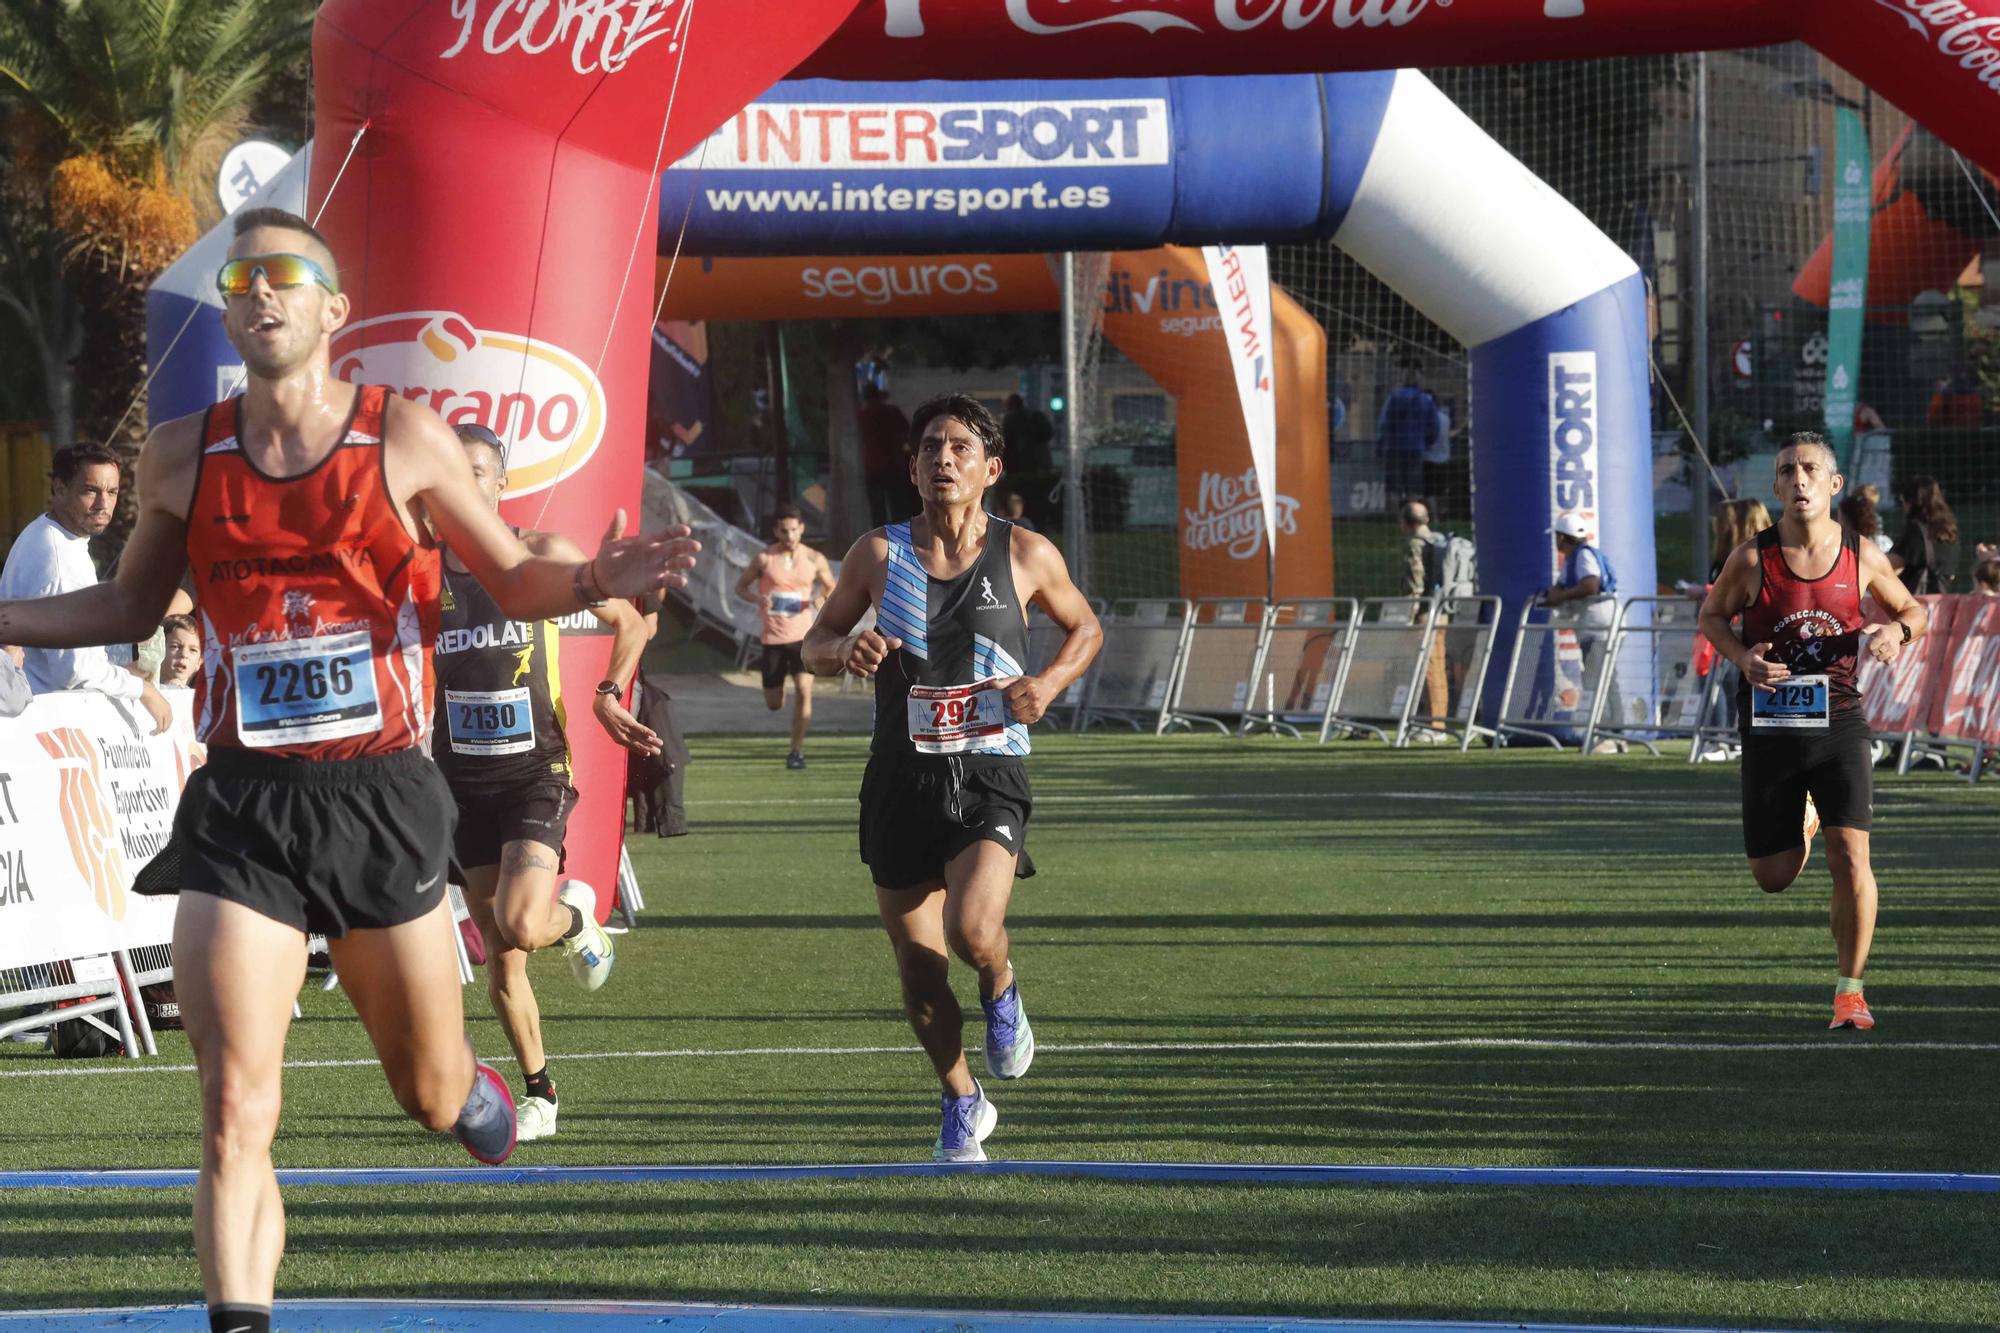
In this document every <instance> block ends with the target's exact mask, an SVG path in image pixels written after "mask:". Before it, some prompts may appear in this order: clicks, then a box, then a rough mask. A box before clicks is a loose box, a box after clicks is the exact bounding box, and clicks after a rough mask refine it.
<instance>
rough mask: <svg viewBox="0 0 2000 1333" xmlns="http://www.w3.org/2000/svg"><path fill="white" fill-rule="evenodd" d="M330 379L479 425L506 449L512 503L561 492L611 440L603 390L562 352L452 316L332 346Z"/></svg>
mask: <svg viewBox="0 0 2000 1333" xmlns="http://www.w3.org/2000/svg"><path fill="white" fill-rule="evenodd" d="M333 373H334V374H335V375H338V376H339V377H340V378H341V379H344V380H348V381H350V382H352V383H355V384H386V385H388V386H389V387H390V391H391V392H392V393H400V394H402V395H403V396H404V397H405V398H410V399H414V400H415V401H417V402H420V403H428V404H429V405H430V406H431V407H432V408H433V409H434V410H435V411H436V412H437V414H438V415H439V416H441V417H443V418H444V419H445V420H446V421H447V422H449V423H451V424H452V425H454V426H462V425H464V424H466V423H467V422H478V423H479V424H480V425H482V426H485V427H486V428H487V429H489V430H491V431H492V432H493V433H494V434H496V435H498V436H499V437H500V438H501V439H503V440H505V441H507V494H508V495H510V496H516V495H528V494H532V493H533V492H535V491H539V490H544V489H546V488H547V487H550V486H553V485H555V484H556V483H557V482H559V481H561V480H562V479H563V478H564V477H567V476H569V475H570V474H571V473H572V472H575V471H576V470H577V469H578V468H580V467H582V466H583V465H584V464H585V463H586V462H588V461H589V460H590V456H591V455H592V454H594V453H596V452H597V446H598V445H599V444H600V443H601V442H602V441H603V439H604V387H603V386H602V385H601V384H599V383H598V380H597V376H596V375H595V374H593V373H592V371H591V369H590V367H589V366H587V365H585V364H584V363H583V362H582V361H579V360H578V359H577V358H576V357H574V356H571V355H570V354H569V353H568V352H566V351H564V350H563V349H562V348H560V347H555V346H552V345H551V344H549V343H544V342H536V341H535V340H534V339H532V338H527V337H523V336H522V335H520V334H515V333H496V332H494V331H493V330H491V329H480V328H474V327H473V326H472V324H471V323H470V322H469V321H467V320H466V319H465V318H464V317H463V316H461V315H457V314H454V313H452V312H450V311H445V310H412V311H406V312H404V313H402V314H395V315H380V316H377V317H376V318H374V319H364V320H362V321H361V322H360V323H358V324H352V325H349V326H348V327H347V328H344V329H342V330H341V331H340V332H339V333H336V334H335V335H334V338H333Z"/></svg>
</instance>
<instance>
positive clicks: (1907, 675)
mask: <svg viewBox="0 0 2000 1333" xmlns="http://www.w3.org/2000/svg"><path fill="white" fill-rule="evenodd" d="M1917 600H1918V601H1920V602H1922V603H1923V604H1924V611H1925V613H1926V614H1928V615H1929V616H1930V618H1931V624H1930V631H1929V632H1928V633H1926V634H1925V635H1924V637H1923V638H1921V639H1918V640H1917V641H1916V642H1915V643H1913V644H1911V645H1909V646H1908V647H1907V648H1905V649H1903V651H1902V652H1900V653H1898V654H1896V660H1895V661H1893V662H1889V663H1886V664H1885V663H1882V662H1879V661H1877V660H1876V659H1875V658H1874V657H1872V656H1870V655H1869V654H1868V653H1865V652H1864V653H1862V654H1861V662H1860V667H1859V669H1858V671H1857V672H1856V675H1855V681H1856V684H1857V685H1858V686H1859V687H1860V689H1861V707H1862V711H1863V712H1864V713H1866V715H1867V717H1868V729H1869V730H1870V731H1873V732H1877V733H1879V734H1881V735H1899V734H1901V733H1903V732H1907V731H1923V730H1925V729H1926V728H1927V727H1928V726H1929V725H1930V715H1931V707H1932V704H1933V702H1934V701H1935V699H1936V697H1937V691H1938V682H1939V681H1940V680H1941V679H1942V678H1943V675H1944V667H1945V663H1946V662H1948V661H1949V660H1950V643H1949V636H1950V634H1951V622H1952V618H1953V615H1954V613H1955V612H1956V611H1957V601H1958V599H1957V598H1954V597H1945V596H1940V595H1938V594H1932V595H1931V596H1928V597H1919V598H1918V599H1917ZM1861 615H1862V620H1863V622H1864V623H1866V624H1871V625H1872V624H1880V623H1881V622H1883V621H1885V620H1887V619H1888V618H1889V617H1887V616H1886V615H1884V614H1882V608H1881V607H1879V606H1877V605H1875V603H1874V601H1873V600H1872V599H1864V600H1863V601H1862V603H1861Z"/></svg>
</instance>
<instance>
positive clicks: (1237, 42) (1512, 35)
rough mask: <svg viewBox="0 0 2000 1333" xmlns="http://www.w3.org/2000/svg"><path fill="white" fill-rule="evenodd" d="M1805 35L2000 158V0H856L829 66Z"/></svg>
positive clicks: (1921, 113) (1131, 63)
mask: <svg viewBox="0 0 2000 1333" xmlns="http://www.w3.org/2000/svg"><path fill="white" fill-rule="evenodd" d="M1787 41H1806V42H1810V43H1812V44H1813V45H1814V46H1816V47H1818V48H1819V49H1820V50H1821V51H1823V52H1825V53H1826V54H1827V55H1829V56H1831V57H1832V58H1833V59H1834V60H1836V61H1838V62H1839V63H1840V64H1842V65H1844V66H1845V67H1846V68H1848V69H1849V70H1851V71H1853V72H1854V73H1855V74H1856V75H1858V76H1859V77H1860V78H1862V79H1864V80H1865V81H1867V83H1868V84H1869V85H1870V86H1871V87H1873V88H1874V89H1875V90H1876V91H1878V92H1880V93H1882V94H1883V95H1884V96H1886V97H1888V98H1889V99H1890V100H1891V101H1893V102H1894V103H1895V104H1896V105H1897V106H1900V107H1901V108H1903V110H1905V111H1907V112H1909V113H1910V114H1911V115H1912V116H1914V117H1915V118H1916V119H1918V120H1920V121H1922V122H1923V124H1924V125H1925V126H1926V127H1927V128H1928V129H1930V130H1931V131H1932V132H1933V133H1935V134H1936V135H1937V136H1938V137H1939V138H1941V139H1943V140H1945V142H1947V143H1949V144H1951V145H1953V146H1954V147H1956V148H1958V149H1959V150H1960V151H1961V152H1963V153H1965V154H1967V155H1968V156H1969V157H1971V158H1972V160H1973V161H1975V162H1977V163H1979V164H1980V165H1982V166H1985V167H1988V168H1991V169H2000V116H1996V115H1994V111H1995V109H1996V107H1995V103H1994V101H1993V98H1994V96H1995V94H1996V92H2000V0H1456V3H1453V0H862V3H861V4H859V5H858V6H856V8H855V10H854V16H853V18H851V19H850V20H849V21H848V22H847V23H846V24H844V25H843V26H842V27H841V29H840V31H839V32H838V33H836V34H835V35H834V37H833V39H832V40H831V41H829V42H827V43H826V45H824V46H823V47H821V48H820V49H819V51H818V52H816V53H815V54H814V55H813V57H812V59H811V60H810V61H808V62H807V63H806V65H805V66H804V67H803V68H802V69H801V70H800V71H799V72H800V73H802V74H812V75H820V76H823V77H826V78H835V79H907V78H911V77H913V76H918V75H920V76H921V77H923V78H927V79H944V78H961V79H963V78H972V79H994V78H1009V77H1017V76H1022V75H1033V76H1037V77H1041V78H1115V77H1122V76H1131V75H1162V74H1285V73H1302V74H1310V73H1320V72H1324V71H1333V70H1353V69H1400V68H1407V67H1421V66H1430V65H1491V64H1498V63H1515V62H1526V61H1537V60H1580V59H1587V58H1593V57H1600V56H1619V55H1643V54H1648V53H1653V52H1661V51H1715V50H1729V49H1733V48H1738V47H1749V46H1765V45H1770V44H1774V43H1778V42H1787Z"/></svg>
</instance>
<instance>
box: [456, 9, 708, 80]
mask: <svg viewBox="0 0 2000 1333" xmlns="http://www.w3.org/2000/svg"><path fill="white" fill-rule="evenodd" d="M692 8H693V2H692V0H451V16H452V17H453V18H455V19H457V20H458V21H459V29H458V40H457V41H455V42H453V43H452V44H451V45H450V46H449V47H447V48H445V50H443V51H441V52H439V53H438V58H439V59H440V60H450V59H452V58H454V57H455V56H457V55H458V54H459V53H460V52H462V51H464V50H465V49H467V48H468V47H470V46H471V45H472V44H473V42H474V40H475V38H476V39H477V41H478V45H479V49H480V50H481V51H484V52H485V53H486V54H487V55H489V56H499V55H505V54H507V52H509V51H513V50H517V49H518V50H519V51H521V52H522V53H523V54H524V55H531V56H537V55H540V54H541V53H542V52H544V51H546V50H548V49H549V48H550V47H553V46H559V45H563V44H565V43H566V44H567V45H568V48H569V63H570V68H571V69H573V70H575V71H576V72H577V73H578V74H595V73H598V72H600V71H602V72H603V73H605V74H616V73H617V72H618V71H619V70H621V69H623V68H625V64H626V62H627V61H629V60H631V58H632V57H633V56H634V55H635V54H637V53H638V51H639V49H640V48H641V47H643V46H646V45H648V44H650V43H652V42H657V41H659V40H660V39H661V38H662V37H668V38H671V39H672V40H671V41H670V42H669V43H668V45H667V50H669V51H673V50H676V49H678V48H679V46H680V36H681V31H682V29H683V28H684V27H686V25H687V20H688V14H689V11H690V10H691V9H692ZM482 20H483V21H482Z"/></svg>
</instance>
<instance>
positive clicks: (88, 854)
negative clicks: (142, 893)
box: [35, 727, 125, 921]
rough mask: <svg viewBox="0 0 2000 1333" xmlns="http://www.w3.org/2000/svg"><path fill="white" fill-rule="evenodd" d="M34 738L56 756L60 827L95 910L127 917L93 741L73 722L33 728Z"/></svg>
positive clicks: (121, 861)
mask: <svg viewBox="0 0 2000 1333" xmlns="http://www.w3.org/2000/svg"><path fill="white" fill-rule="evenodd" d="M35 739H36V740H38V741H40V742H41V745H42V748H43V749H44V750H46V751H48V754H49V758H51V759H53V760H55V761H56V773H57V775H58V778H59V780H60V784H61V790H60V791H59V792H58V794H57V805H58V806H59V807H60V809H61V810H62V821H63V830H64V831H65V832H66V833H68V834H69V850H70V855H71V856H73V857H75V858H76V869H77V873H78V874H80V875H82V876H83V879H84V882H85V883H86V884H88V885H90V892H91V896H92V897H94V898H95V899H96V900H97V906H98V910H100V911H102V912H103V913H104V914H105V915H106V916H108V917H110V918H111V919H112V920H113V921H123V920H124V919H125V854H124V852H123V851H122V850H120V848H119V845H118V827H117V825H116V824H115V823H113V821H112V818H111V810H110V807H108V806H106V805H105V804H104V786H103V783H102V782H101V781H100V778H99V770H98V764H97V746H96V745H95V744H94V743H92V741H91V739H90V737H89V736H86V735H85V734H84V733H83V732H82V731H81V730H80V729H78V728H76V727H57V728H56V729H55V730H53V731H40V732H36V733H35Z"/></svg>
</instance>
